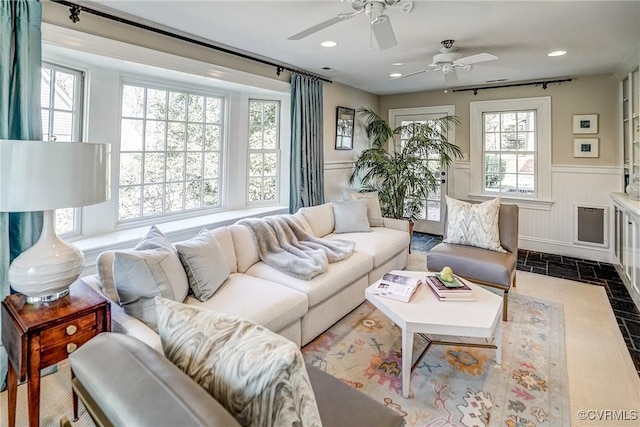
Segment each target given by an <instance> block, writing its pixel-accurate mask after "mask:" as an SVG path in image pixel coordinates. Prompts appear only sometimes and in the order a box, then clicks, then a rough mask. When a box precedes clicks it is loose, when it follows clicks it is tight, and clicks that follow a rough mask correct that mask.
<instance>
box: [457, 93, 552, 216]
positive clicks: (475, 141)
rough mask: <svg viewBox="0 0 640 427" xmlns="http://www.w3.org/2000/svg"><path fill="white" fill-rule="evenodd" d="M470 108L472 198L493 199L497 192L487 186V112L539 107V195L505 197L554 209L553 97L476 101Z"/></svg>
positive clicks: (522, 203)
mask: <svg viewBox="0 0 640 427" xmlns="http://www.w3.org/2000/svg"><path fill="white" fill-rule="evenodd" d="M469 109H470V123H469V125H470V126H469V127H470V128H469V133H470V145H471V146H470V151H471V175H470V176H471V177H473V178H474V179H472V180H471V188H470V192H469V194H468V196H469V198H470V199H472V200H479V201H482V200H489V199H493V198H495V197H496V194H492V193H486V192H485V191H484V189H483V181H482V179H481V177H482V176H483V173H482V167H483V161H482V159H483V155H482V151H483V114H484V113H491V112H504V111H516V110H517V111H522V110H535V111H536V138H537V147H536V149H537V150H536V151H537V154H536V160H537V161H536V174H535V176H536V177H535V180H536V181H535V182H536V195H535V196H533V197H524V196H520V197H518V196H505V195H504V194H501V195H500V197H501V198H502V200H504V201H506V202H508V203H516V204H518V205H519V206H521V207H525V208H529V209H541V210H551V206H552V205H553V203H554V201H553V199H552V198H551V97H550V96H541V97H535V98H517V99H498V100H493V101H474V102H470V103H469Z"/></svg>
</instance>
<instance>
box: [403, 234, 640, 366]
mask: <svg viewBox="0 0 640 427" xmlns="http://www.w3.org/2000/svg"><path fill="white" fill-rule="evenodd" d="M441 240H442V237H441V236H436V235H432V234H424V233H418V232H415V233H414V234H413V239H412V241H411V249H412V250H415V251H418V252H428V251H429V250H430V249H431V248H432V247H434V246H435V245H437V244H438V243H440V241H441ZM517 268H518V270H522V271H528V272H530V273H537V274H543V275H546V276H553V277H560V278H562V279H569V280H575V281H577V282H583V283H589V284H591V285H597V286H603V287H604V288H605V290H606V291H607V295H608V296H609V302H610V304H611V307H612V308H613V313H614V314H615V316H616V320H617V321H618V326H619V327H620V331H621V332H622V336H623V337H624V341H625V342H626V344H627V348H628V349H629V353H630V354H631V359H632V360H633V363H634V364H635V366H636V370H637V372H638V375H640V311H638V308H637V307H636V306H635V304H634V303H633V301H632V300H631V297H630V296H629V292H628V291H627V288H626V287H625V286H624V283H622V280H621V279H620V276H619V275H618V272H617V271H616V269H615V268H614V266H613V265H611V264H607V263H603V262H597V261H589V260H583V259H577V258H572V257H567V256H561V255H552V254H547V253H541V252H533V251H527V250H519V251H518V267H517Z"/></svg>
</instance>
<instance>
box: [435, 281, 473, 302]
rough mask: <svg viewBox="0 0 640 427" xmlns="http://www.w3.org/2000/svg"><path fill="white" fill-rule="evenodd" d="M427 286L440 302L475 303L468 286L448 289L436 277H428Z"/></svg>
mask: <svg viewBox="0 0 640 427" xmlns="http://www.w3.org/2000/svg"><path fill="white" fill-rule="evenodd" d="M425 286H426V287H427V288H429V289H430V290H431V292H433V294H434V295H435V297H436V298H437V299H438V300H439V301H475V300H476V299H475V297H474V296H473V291H472V290H471V288H470V287H468V286H467V285H464V286H460V287H457V288H447V287H446V286H444V285H443V284H442V282H440V280H439V279H438V278H437V277H435V276H427V279H426V282H425Z"/></svg>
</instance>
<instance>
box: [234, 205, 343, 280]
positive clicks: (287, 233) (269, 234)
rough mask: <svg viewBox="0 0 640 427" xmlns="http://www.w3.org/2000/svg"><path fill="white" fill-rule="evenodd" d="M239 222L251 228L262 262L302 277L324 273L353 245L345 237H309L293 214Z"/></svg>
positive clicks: (312, 276)
mask: <svg viewBox="0 0 640 427" xmlns="http://www.w3.org/2000/svg"><path fill="white" fill-rule="evenodd" d="M238 224H240V225H244V226H246V227H248V228H249V229H250V230H251V231H253V236H254V239H255V241H256V243H257V245H258V253H259V255H260V259H261V260H262V261H263V262H264V263H265V264H267V265H268V266H270V267H273V268H275V269H276V270H278V271H281V272H283V273H285V274H288V275H290V276H293V277H297V278H299V279H303V280H310V279H312V278H314V277H315V276H317V275H318V274H321V273H324V272H325V271H327V269H328V268H329V263H330V262H336V261H340V260H343V259H346V258H348V257H349V256H350V255H351V253H353V248H354V247H355V243H354V242H350V241H348V240H342V239H332V240H329V239H319V238H317V237H315V236H312V235H311V234H309V233H307V232H306V231H305V230H304V228H302V225H301V224H300V223H299V222H298V221H297V220H296V219H295V218H294V217H293V215H277V216H271V217H266V218H249V219H244V220H242V221H239V222H238Z"/></svg>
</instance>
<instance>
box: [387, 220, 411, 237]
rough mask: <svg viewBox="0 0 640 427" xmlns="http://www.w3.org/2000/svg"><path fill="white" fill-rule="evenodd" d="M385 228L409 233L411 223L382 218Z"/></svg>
mask: <svg viewBox="0 0 640 427" xmlns="http://www.w3.org/2000/svg"><path fill="white" fill-rule="evenodd" d="M382 221H383V222H384V226H385V228H391V229H393V230H400V231H406V232H407V233H408V232H409V221H407V220H406V219H396V218H382Z"/></svg>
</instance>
